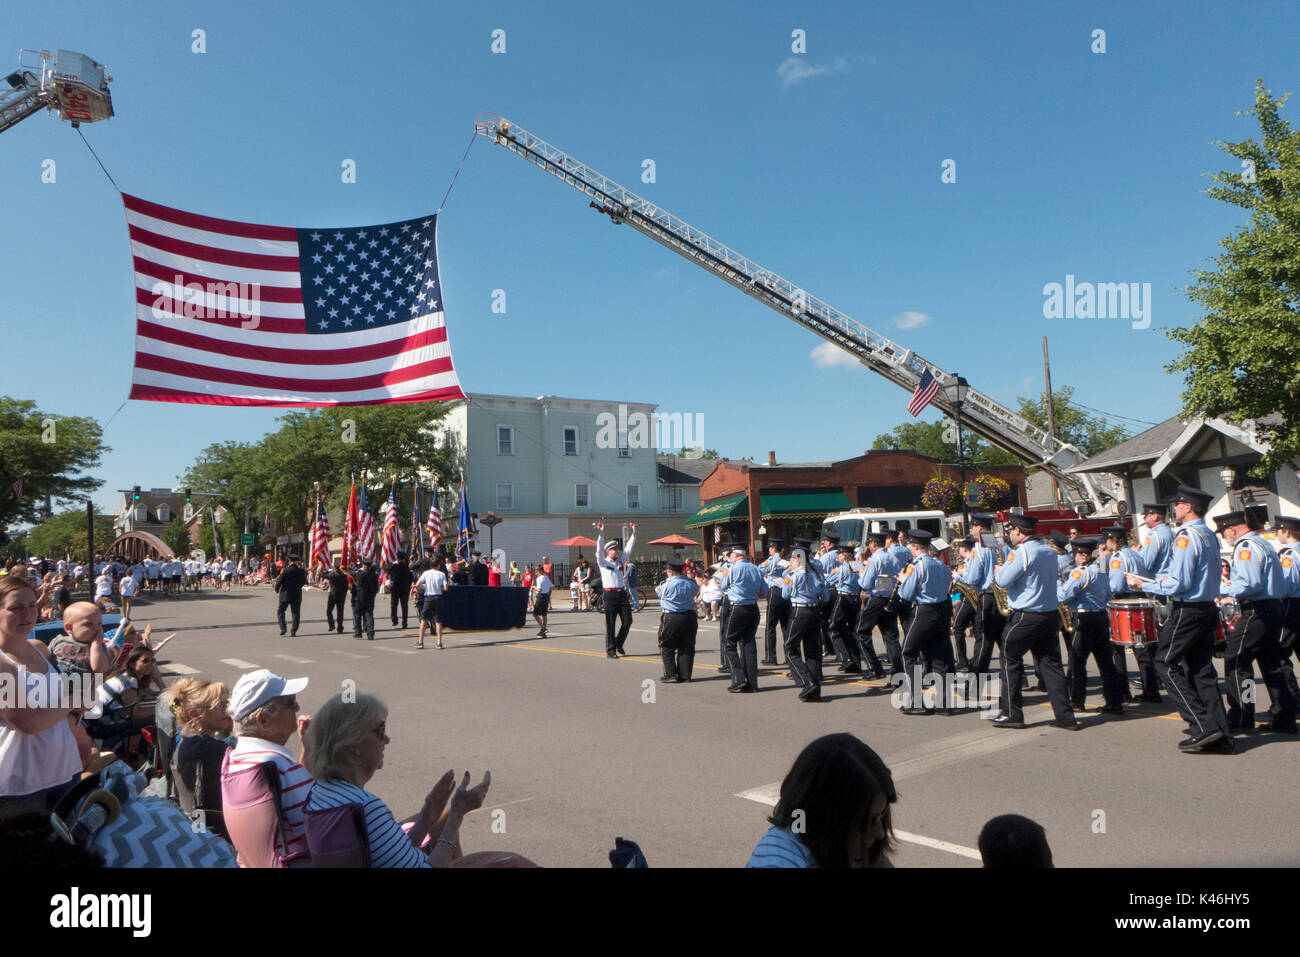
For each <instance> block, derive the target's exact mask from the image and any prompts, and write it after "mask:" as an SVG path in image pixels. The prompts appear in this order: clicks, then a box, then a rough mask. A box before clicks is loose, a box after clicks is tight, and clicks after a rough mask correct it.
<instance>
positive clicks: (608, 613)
mask: <svg viewBox="0 0 1300 957" xmlns="http://www.w3.org/2000/svg"><path fill="white" fill-rule="evenodd" d="M601 604H603V605H604V607H605V654H607V655H612V654H615V653H617V652H621V651H622V650H623V645H624V644H625V643H626V642H627V633H628V632H629V631H631V630H632V606H631V605H630V604H628V600H627V589H625V588H606V589H605V590H604V591H603V592H601ZM615 621H617V622H618V623H619V624H618V631H617V632H615V631H614V622H615Z"/></svg>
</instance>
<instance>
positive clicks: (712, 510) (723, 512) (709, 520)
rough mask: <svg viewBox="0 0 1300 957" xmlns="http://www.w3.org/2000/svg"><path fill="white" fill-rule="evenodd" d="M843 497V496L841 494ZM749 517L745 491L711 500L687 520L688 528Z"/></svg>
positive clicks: (747, 499)
mask: <svg viewBox="0 0 1300 957" xmlns="http://www.w3.org/2000/svg"><path fill="white" fill-rule="evenodd" d="M840 497H841V498H843V496H840ZM748 517H749V496H748V495H746V494H745V493H744V492H741V493H740V494H739V495H728V496H727V497H726V498H720V499H717V500H715V501H712V502H710V503H709V504H708V505H705V506H703V507H701V508H700V510H699V511H698V512H696V513H695V514H694V515H692V516H691V517H690V518H688V519H687V520H686V527H687V528H702V527H704V526H705V525H713V524H714V523H716V522H730V521H732V520H733V519H737V518H741V519H744V518H748Z"/></svg>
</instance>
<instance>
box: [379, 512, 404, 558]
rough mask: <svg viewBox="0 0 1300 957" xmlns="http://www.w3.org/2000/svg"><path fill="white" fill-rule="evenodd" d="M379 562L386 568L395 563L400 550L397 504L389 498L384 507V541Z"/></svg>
mask: <svg viewBox="0 0 1300 957" xmlns="http://www.w3.org/2000/svg"><path fill="white" fill-rule="evenodd" d="M382 546H383V551H382V557H381V558H380V562H381V563H382V564H383V565H385V566H387V565H389V564H390V563H392V562H395V561H397V553H398V552H399V551H401V550H402V539H401V536H400V535H399V534H398V531H397V504H396V503H395V502H394V501H393V500H392V499H391V498H390V499H389V500H388V504H386V505H385V506H384V540H383V543H382Z"/></svg>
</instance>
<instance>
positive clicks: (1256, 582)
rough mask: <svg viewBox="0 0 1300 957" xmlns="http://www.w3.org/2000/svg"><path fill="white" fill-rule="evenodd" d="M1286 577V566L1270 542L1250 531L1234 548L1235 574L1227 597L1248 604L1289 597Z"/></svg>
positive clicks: (1230, 581)
mask: <svg viewBox="0 0 1300 957" xmlns="http://www.w3.org/2000/svg"><path fill="white" fill-rule="evenodd" d="M1286 593H1287V583H1286V577H1285V576H1284V575H1283V574H1282V563H1281V562H1280V561H1278V557H1277V555H1276V554H1274V552H1273V549H1272V548H1271V547H1270V546H1269V544H1268V542H1266V541H1264V539H1262V538H1260V537H1259V535H1258V534H1257V533H1255V532H1247V533H1246V534H1245V535H1243V536H1241V538H1239V539H1237V541H1236V542H1234V543H1233V546H1232V561H1231V571H1230V572H1229V583H1228V588H1227V590H1226V594H1228V595H1231V596H1232V597H1233V598H1244V599H1245V600H1246V601H1263V600H1266V599H1269V598H1285V597H1286Z"/></svg>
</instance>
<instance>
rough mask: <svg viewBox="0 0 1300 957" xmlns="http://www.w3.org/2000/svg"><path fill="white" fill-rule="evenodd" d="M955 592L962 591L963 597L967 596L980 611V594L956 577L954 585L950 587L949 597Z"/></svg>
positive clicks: (972, 605)
mask: <svg viewBox="0 0 1300 957" xmlns="http://www.w3.org/2000/svg"><path fill="white" fill-rule="evenodd" d="M954 592H961V597H962V598H965V599H966V601H968V602H969V603H970V606H971V607H972V608H974V609H975V610H976V611H979V607H980V594H979V592H977V591H976V590H975V589H974V588H973V587H971V586H970V585H968V584H966V583H965V582H961V581H958V580H957V579H956V578H954V579H953V580H952V587H951V588H949V589H948V597H949V598H951V597H952V596H953V593H954Z"/></svg>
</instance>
